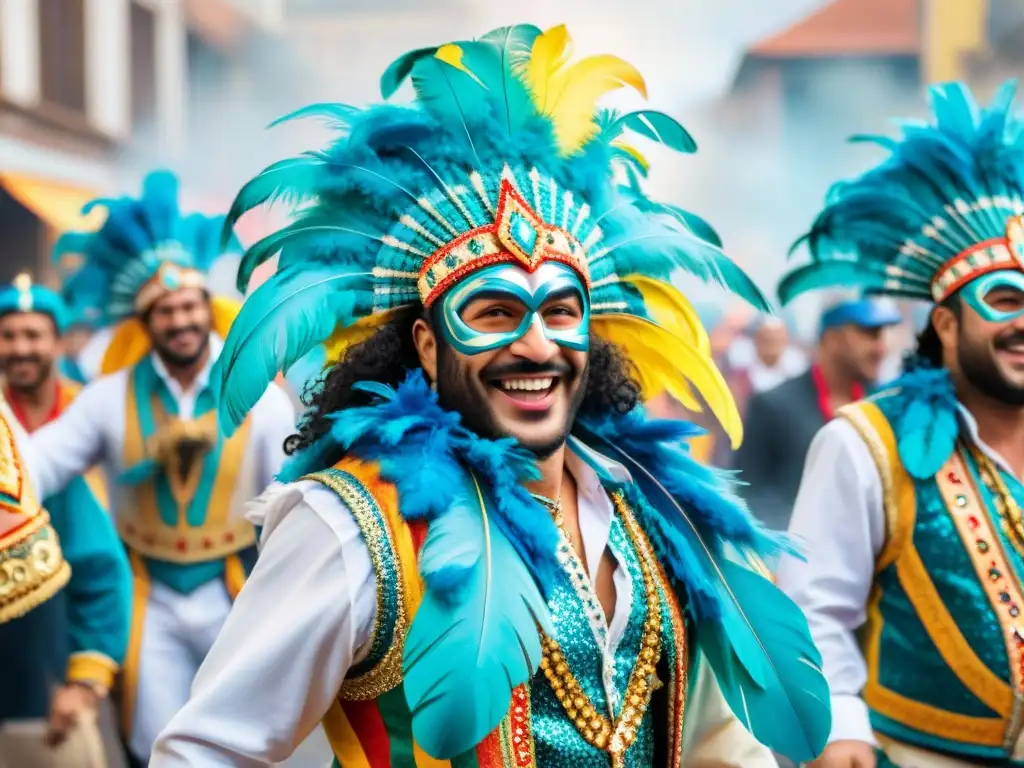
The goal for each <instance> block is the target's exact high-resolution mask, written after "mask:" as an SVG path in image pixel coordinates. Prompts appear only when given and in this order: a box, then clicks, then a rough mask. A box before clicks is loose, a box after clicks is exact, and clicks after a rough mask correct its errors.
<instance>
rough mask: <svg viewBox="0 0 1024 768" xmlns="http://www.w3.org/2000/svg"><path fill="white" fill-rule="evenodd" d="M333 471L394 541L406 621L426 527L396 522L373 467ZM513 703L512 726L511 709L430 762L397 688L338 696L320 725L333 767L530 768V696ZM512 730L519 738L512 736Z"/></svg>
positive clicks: (391, 493)
mask: <svg viewBox="0 0 1024 768" xmlns="http://www.w3.org/2000/svg"><path fill="white" fill-rule="evenodd" d="M334 469H335V470H339V471H341V472H344V473H346V474H347V476H349V477H351V478H354V479H356V480H357V481H358V482H359V483H361V484H362V485H363V487H364V488H365V489H366V490H367V491H369V496H371V497H372V498H373V499H374V500H375V502H376V503H377V504H378V506H379V507H380V512H381V517H382V518H383V519H384V521H385V522H386V524H387V526H388V529H389V531H390V534H391V536H390V539H391V541H392V542H394V549H395V554H396V560H397V562H398V565H399V571H400V573H399V574H398V576H399V578H400V579H401V581H402V585H403V596H404V601H405V610H406V612H407V615H408V620H409V621H411V620H412V618H413V615H414V614H415V612H416V608H417V607H418V606H419V602H420V598H421V596H422V594H423V584H422V581H421V580H420V576H419V568H418V561H417V557H418V554H419V550H420V547H422V546H423V540H424V538H425V537H426V524H425V523H422V522H415V523H411V524H410V523H406V522H405V521H404V520H403V519H402V518H401V516H400V515H399V512H398V495H397V493H396V491H395V489H394V487H393V486H391V485H390V484H388V483H386V482H385V481H384V480H382V479H381V478H380V475H379V473H378V470H377V467H376V466H375V465H373V464H369V463H366V462H361V461H358V460H355V459H351V458H349V459H343V460H342V461H340V462H338V464H336V465H335V467H334ZM314 477H315V475H314ZM328 487H329V486H328ZM514 704H515V705H516V706H518V707H519V722H518V723H517V724H516V725H513V722H514V721H513V715H514V714H515V712H514V711H513V712H510V715H509V716H508V717H506V718H505V720H504V721H503V722H502V724H501V725H500V726H499V727H498V728H497V729H496V730H495V731H494V732H493V733H492V734H491V735H490V736H488V737H487V738H486V739H485V740H484V741H483V742H482V743H481V744H480V745H479V746H478V747H477V748H476V749H475V750H473V752H471V753H468V754H466V755H462V756H460V757H457V758H455V759H452V760H435V759H434V758H432V757H430V756H429V755H427V754H426V753H425V752H424V751H423V750H422V749H421V748H420V747H419V745H417V744H416V742H415V740H414V739H413V735H412V716H411V714H410V712H409V706H408V704H407V703H406V699H405V691H404V689H403V687H402V685H401V684H399V685H398V686H397V687H395V688H392V689H391V690H389V691H387V692H386V693H384V694H382V695H380V696H379V697H377V698H376V699H372V700H365V701H353V700H342V699H340V698H339V699H338V700H336V701H335V702H334V705H333V706H332V707H331V709H330V711H329V712H328V713H327V715H326V716H325V717H324V719H323V726H324V731H325V732H326V734H327V739H328V741H329V742H330V744H331V748H332V749H333V750H334V754H335V765H337V766H340V768H506V766H510V767H512V768H531V767H532V766H534V761H533V758H532V754H533V748H532V741H530V737H529V732H528V727H526V726H528V722H529V714H528V713H529V694H528V693H527V692H526V689H525V688H524V687H520V688H518V689H516V698H515V701H514ZM516 706H514V707H513V710H515V709H516ZM517 727H518V729H519V734H518V736H517V735H514V734H513V733H512V731H513V729H514V728H517ZM523 741H526V742H527V743H526V744H525V745H523V746H524V748H523V749H518V750H517V749H515V748H514V745H515V744H517V743H518V744H523ZM517 755H518V756H519V757H517ZM522 755H526V757H525V758H524V757H522Z"/></svg>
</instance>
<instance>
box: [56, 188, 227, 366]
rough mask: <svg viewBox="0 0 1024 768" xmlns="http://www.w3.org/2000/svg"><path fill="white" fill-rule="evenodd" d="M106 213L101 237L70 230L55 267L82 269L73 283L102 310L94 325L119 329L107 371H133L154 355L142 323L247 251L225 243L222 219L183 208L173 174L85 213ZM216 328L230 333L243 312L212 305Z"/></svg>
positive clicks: (58, 250)
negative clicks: (171, 296) (68, 263)
mask: <svg viewBox="0 0 1024 768" xmlns="http://www.w3.org/2000/svg"><path fill="white" fill-rule="evenodd" d="M97 206H100V207H103V208H106V209H107V218H106V221H105V222H104V224H103V226H102V227H100V228H99V229H98V230H97V231H95V232H68V233H66V234H64V235H62V236H61V237H60V238H59V239H58V241H57V243H56V245H55V246H54V252H53V258H54V261H56V262H61V260H62V259H63V260H66V259H67V257H68V256H69V255H73V256H74V257H75V259H74V260H75V261H76V262H77V263H78V268H77V271H76V272H75V273H74V274H73V275H71V277H70V278H69V284H70V285H73V286H74V287H75V288H77V289H80V290H81V292H82V298H83V300H87V301H88V302H90V303H92V304H93V305H94V306H95V307H99V308H101V310H102V314H101V315H100V316H99V317H94V318H92V319H91V320H92V323H93V324H95V325H100V326H102V325H113V324H117V325H118V329H117V330H116V331H115V333H114V336H113V338H112V340H111V342H110V346H109V348H108V350H107V355H106V357H105V359H104V363H103V372H104V373H109V372H111V371H113V370H117V369H118V368H121V367H123V366H126V365H131V364H132V363H134V362H136V361H137V360H138V359H140V358H141V357H142V356H143V355H145V354H146V353H147V352H148V351H149V342H148V340H147V338H146V336H145V334H144V333H143V332H142V329H141V328H140V327H139V321H138V317H139V316H140V315H142V314H144V313H145V312H146V311H147V310H148V309H150V308H151V307H152V306H153V304H154V303H155V302H156V301H157V300H158V299H160V298H161V297H162V296H164V295H166V294H167V293H168V292H171V291H175V290H177V289H179V288H186V287H195V288H205V287H206V275H207V273H208V272H209V270H210V268H211V267H212V266H213V264H214V263H215V262H216V261H217V260H218V259H220V258H221V256H224V255H226V254H229V253H232V252H234V253H238V252H240V251H241V246H240V244H239V243H238V241H237V240H236V239H234V238H231V239H229V240H228V241H227V242H226V243H224V244H223V245H222V244H221V239H220V236H221V230H222V228H223V224H224V217H223V216H205V215H203V214H199V213H194V214H190V215H186V216H183V215H182V214H181V212H180V209H179V207H178V179H177V177H176V176H175V175H174V174H173V173H171V172H170V171H154V172H152V173H150V174H149V175H147V176H146V178H145V179H144V181H143V183H142V195H141V196H140V197H138V198H133V197H120V198H101V199H98V200H93V201H92V202H90V203H88V204H87V205H86V206H85V207H84V208H83V213H88V212H89V211H91V210H92V209H93V208H95V207H97ZM213 309H214V325H215V330H218V332H220V333H222V334H225V335H226V333H227V328H228V326H229V325H230V322H231V319H232V318H233V317H234V314H235V313H236V312H237V307H236V306H233V303H232V302H227V301H225V300H223V299H216V298H215V299H214V306H213Z"/></svg>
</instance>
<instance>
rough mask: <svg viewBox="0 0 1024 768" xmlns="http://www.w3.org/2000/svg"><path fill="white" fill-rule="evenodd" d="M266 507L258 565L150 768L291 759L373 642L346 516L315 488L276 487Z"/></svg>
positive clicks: (356, 546)
mask: <svg viewBox="0 0 1024 768" xmlns="http://www.w3.org/2000/svg"><path fill="white" fill-rule="evenodd" d="M264 499H265V501H266V506H265V508H264V510H261V511H262V512H265V516H264V517H263V519H262V521H261V522H262V523H263V526H264V527H263V534H262V542H261V551H260V555H259V558H258V560H257V561H256V567H255V568H254V569H253V572H252V574H251V575H250V576H249V579H248V581H247V582H246V584H245V586H244V587H243V589H242V591H241V592H240V593H239V595H238V599H237V600H236V601H235V604H234V606H233V607H232V609H231V613H230V615H229V616H228V619H227V621H226V622H225V624H224V628H223V629H222V630H221V633H220V635H219V636H218V637H217V641H216V642H215V643H214V645H213V648H212V649H211V650H210V653H209V654H208V655H207V657H206V660H205V661H204V662H203V665H202V667H200V669H199V673H198V674H197V675H196V679H195V682H194V683H193V685H192V698H191V699H190V700H189V702H188V703H187V704H186V705H185V706H184V707H183V708H182V709H181V710H180V711H179V712H178V714H177V715H175V716H174V718H173V719H172V720H171V722H170V724H169V725H168V726H167V728H166V729H165V730H164V732H163V733H162V734H161V735H160V737H159V738H158V739H157V742H156V744H155V746H154V748H153V756H152V759H151V761H150V768H191V767H192V766H203V768H257V767H259V768H263V767H264V766H269V765H272V764H273V763H275V762H281V761H283V760H285V759H287V758H288V756H289V755H291V753H292V752H293V751H294V750H295V748H296V747H297V746H298V745H299V744H300V743H302V741H303V740H304V739H305V738H306V737H307V736H308V735H309V734H310V733H311V732H312V731H313V729H314V728H315V727H316V725H317V724H318V723H319V722H320V720H321V719H322V718H323V716H324V714H325V713H326V712H327V710H328V709H329V708H330V706H331V704H332V702H333V701H334V699H335V697H336V696H337V695H338V691H339V689H340V688H341V684H342V681H343V680H344V678H345V675H346V673H347V671H348V670H349V669H350V668H351V666H352V665H353V663H355V662H357V661H358V660H359V658H360V656H361V655H365V653H366V649H367V648H368V646H369V642H370V639H371V638H370V634H371V632H372V627H373V622H374V616H375V613H376V588H375V584H376V578H375V576H374V572H373V567H372V565H371V561H370V553H369V550H368V549H367V546H366V544H365V542H364V541H363V539H362V535H361V533H360V531H359V527H358V525H357V524H356V522H355V519H354V518H353V517H352V515H351V513H350V512H349V511H348V509H347V508H346V507H345V506H344V504H343V503H342V502H341V500H340V499H339V498H338V497H337V495H335V494H334V493H333V492H332V491H330V490H328V489H327V488H325V487H323V486H322V485H320V484H319V483H316V482H314V481H304V482H301V483H295V484H291V485H282V486H278V487H277V488H276V489H274V492H272V493H268V494H267V495H266V496H264ZM253 516H254V517H259V516H260V515H259V513H254V515H253Z"/></svg>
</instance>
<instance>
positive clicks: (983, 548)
mask: <svg viewBox="0 0 1024 768" xmlns="http://www.w3.org/2000/svg"><path fill="white" fill-rule="evenodd" d="M978 551H979V552H988V542H987V541H985V540H984V539H978Z"/></svg>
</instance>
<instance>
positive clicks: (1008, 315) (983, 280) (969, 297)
mask: <svg viewBox="0 0 1024 768" xmlns="http://www.w3.org/2000/svg"><path fill="white" fill-rule="evenodd" d="M961 295H962V296H963V298H964V301H965V302H967V306H969V307H970V308H971V309H973V310H974V311H975V312H977V313H978V315H979V316H980V317H981V319H982V320H984V321H985V322H988V323H1005V322H1009V321H1010V320H1013V319H1014V318H1017V317H1020V316H1021V315H1024V272H1017V271H1016V270H1009V269H1000V270H998V271H996V272H989V273H988V274H987V275H982V276H981V277H979V278H977V279H975V280H972V281H971V282H969V283H968V284H967V285H965V286H964V288H963V291H962V293H961Z"/></svg>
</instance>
